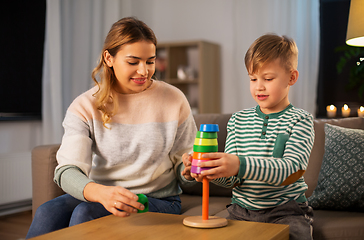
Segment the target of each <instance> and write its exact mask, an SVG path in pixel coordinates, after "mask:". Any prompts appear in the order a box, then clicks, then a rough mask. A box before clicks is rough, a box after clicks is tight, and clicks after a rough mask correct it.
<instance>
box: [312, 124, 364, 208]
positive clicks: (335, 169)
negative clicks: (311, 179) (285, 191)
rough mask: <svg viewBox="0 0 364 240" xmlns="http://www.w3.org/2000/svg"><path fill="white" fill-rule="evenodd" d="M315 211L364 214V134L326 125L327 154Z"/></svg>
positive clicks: (316, 195) (313, 195)
mask: <svg viewBox="0 0 364 240" xmlns="http://www.w3.org/2000/svg"><path fill="white" fill-rule="evenodd" d="M308 200H309V202H310V204H311V206H312V207H313V208H314V209H332V210H349V211H350V210H351V211H364V130H360V129H350V128H343V127H339V126H334V125H330V124H326V125H325V154H324V158H323V162H322V167H321V171H320V175H319V179H318V185H317V187H316V189H315V190H314V192H313V194H312V196H311V197H310V198H309V199H308Z"/></svg>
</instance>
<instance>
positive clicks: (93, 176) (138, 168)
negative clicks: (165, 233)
mask: <svg viewBox="0 0 364 240" xmlns="http://www.w3.org/2000/svg"><path fill="white" fill-rule="evenodd" d="M156 44H157V40H156V37H155V35H154V33H153V31H152V30H151V29H150V28H149V27H148V26H147V25H146V24H145V23H143V22H142V21H140V20H137V19H135V18H123V19H121V20H119V21H118V22H116V23H114V24H113V26H112V27H111V30H110V31H109V33H108V35H107V37H106V39H105V43H104V47H103V50H102V54H101V57H100V63H99V65H98V66H97V67H96V68H95V69H94V71H93V72H92V78H93V80H94V81H95V83H96V85H95V87H93V88H91V89H90V90H88V91H86V92H85V93H83V94H81V95H80V96H78V97H77V98H76V99H75V100H74V101H73V103H72V104H71V105H70V107H69V108H68V110H67V113H66V116H65V119H64V122H63V127H64V129H65V134H64V136H63V139H62V144H61V147H60V149H59V151H58V153H57V161H58V166H57V168H56V170H55V177H54V180H55V182H56V183H57V184H58V185H59V186H60V187H61V188H62V189H63V190H64V191H65V192H66V193H67V194H65V195H62V196H60V197H58V198H56V199H53V200H51V201H49V202H46V203H45V204H43V205H41V206H40V207H39V208H38V210H37V212H36V214H35V217H34V220H33V222H32V225H31V227H30V229H29V232H28V235H27V238H30V237H35V236H38V235H41V234H44V233H48V232H51V231H55V230H58V229H61V228H65V227H68V226H73V225H76V224H79V223H82V222H86V221H90V220H93V219H96V218H100V217H103V216H106V215H109V214H114V215H116V216H120V217H127V216H129V215H130V214H131V213H136V212H137V210H143V209H144V205H142V204H141V203H139V202H138V201H137V200H138V197H137V195H136V194H141V193H142V194H145V195H146V196H147V197H148V200H149V211H152V212H163V213H172V214H179V213H180V210H181V202H180V198H179V196H178V195H179V194H180V193H181V189H180V187H179V183H182V184H183V183H187V182H188V181H187V180H186V179H185V178H184V177H181V170H182V169H181V168H183V164H182V165H181V163H182V160H181V156H182V154H183V153H184V152H186V151H187V152H188V151H191V150H192V147H193V141H194V138H195V133H196V125H195V122H194V119H193V116H192V114H191V110H190V106H189V104H188V101H187V99H186V97H185V96H184V94H183V93H182V92H181V91H180V90H178V89H177V88H175V87H173V86H171V85H168V84H167V83H165V82H162V81H157V80H153V79H152V76H153V74H154V71H155V60H156Z"/></svg>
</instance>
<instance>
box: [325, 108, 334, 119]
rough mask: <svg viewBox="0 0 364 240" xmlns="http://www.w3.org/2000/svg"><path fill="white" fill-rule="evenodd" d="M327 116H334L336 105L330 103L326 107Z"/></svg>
mask: <svg viewBox="0 0 364 240" xmlns="http://www.w3.org/2000/svg"><path fill="white" fill-rule="evenodd" d="M326 114H327V117H329V118H332V117H335V116H336V107H335V106H334V105H330V106H327V107H326Z"/></svg>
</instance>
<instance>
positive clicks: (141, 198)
mask: <svg viewBox="0 0 364 240" xmlns="http://www.w3.org/2000/svg"><path fill="white" fill-rule="evenodd" d="M137 196H138V202H140V203H141V204H143V205H144V210H139V209H138V213H143V212H148V211H149V202H148V197H147V196H145V195H144V194H137Z"/></svg>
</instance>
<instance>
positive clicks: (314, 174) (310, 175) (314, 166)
mask: <svg viewBox="0 0 364 240" xmlns="http://www.w3.org/2000/svg"><path fill="white" fill-rule="evenodd" d="M326 123H328V124H331V125H335V126H341V127H346V128H355V129H364V118H360V117H349V118H339V119H332V118H330V119H327V118H319V119H314V128H315V143H314V145H313V148H312V151H311V155H310V160H309V162H308V166H307V170H306V172H305V174H304V175H303V176H304V178H305V182H306V183H307V185H308V189H307V191H306V197H310V196H311V194H312V192H313V190H314V189H315V188H316V186H317V181H318V177H319V173H320V169H321V164H322V159H323V156H324V152H325V151H324V145H325V131H324V126H325V124H326Z"/></svg>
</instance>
